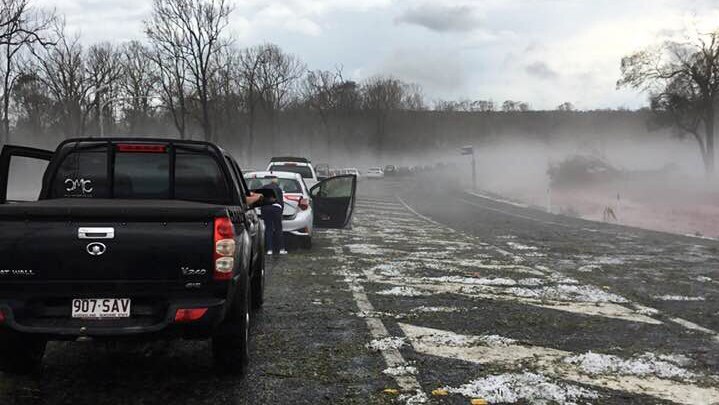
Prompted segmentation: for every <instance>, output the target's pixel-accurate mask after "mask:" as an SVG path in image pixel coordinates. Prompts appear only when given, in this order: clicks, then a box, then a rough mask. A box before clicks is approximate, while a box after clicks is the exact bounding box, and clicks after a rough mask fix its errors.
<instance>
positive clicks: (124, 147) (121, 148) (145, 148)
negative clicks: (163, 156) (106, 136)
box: [117, 143, 167, 153]
mask: <svg viewBox="0 0 719 405" xmlns="http://www.w3.org/2000/svg"><path fill="white" fill-rule="evenodd" d="M117 151H118V152H140V153H143V152H144V153H165V152H167V146H166V145H147V144H132V143H120V144H118V145H117Z"/></svg>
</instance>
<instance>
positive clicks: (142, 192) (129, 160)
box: [49, 146, 231, 204]
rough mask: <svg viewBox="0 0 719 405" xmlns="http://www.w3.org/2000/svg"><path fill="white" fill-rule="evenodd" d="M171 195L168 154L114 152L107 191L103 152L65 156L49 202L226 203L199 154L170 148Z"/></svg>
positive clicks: (214, 168) (221, 185) (213, 169)
mask: <svg viewBox="0 0 719 405" xmlns="http://www.w3.org/2000/svg"><path fill="white" fill-rule="evenodd" d="M174 153H175V190H174V191H175V192H174V196H173V195H171V187H170V185H171V177H170V176H171V173H172V171H171V170H170V169H171V167H170V165H171V162H172V151H169V152H159V153H153V152H134V151H116V153H115V158H114V165H112V166H113V167H114V172H113V176H114V178H113V180H114V182H113V183H114V184H113V190H110V185H109V182H108V181H107V173H108V171H109V170H110V166H109V163H108V159H107V156H108V154H107V147H106V146H102V147H98V148H93V149H80V150H77V151H72V152H70V153H69V154H68V155H67V156H66V157H65V159H64V160H63V161H62V163H61V164H60V166H59V168H58V171H57V174H56V176H55V177H54V179H53V180H52V184H51V185H50V193H49V197H50V198H68V197H85V198H110V196H112V197H114V198H125V199H139V198H142V199H170V198H175V199H178V200H189V201H197V202H207V203H214V204H226V203H229V202H230V201H231V197H230V195H231V194H230V190H229V189H228V184H227V182H226V181H225V176H224V174H223V172H222V170H221V168H220V166H219V165H218V162H217V161H216V160H215V159H214V157H213V156H212V155H211V154H210V153H209V152H206V151H204V150H202V151H196V150H190V149H187V150H186V149H183V148H181V147H177V148H175V151H174Z"/></svg>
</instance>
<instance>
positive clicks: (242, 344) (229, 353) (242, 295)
mask: <svg viewBox="0 0 719 405" xmlns="http://www.w3.org/2000/svg"><path fill="white" fill-rule="evenodd" d="M245 274H246V273H245ZM224 322H225V323H229V324H228V325H225V326H227V327H226V328H223V329H224V330H223V331H222V333H220V334H218V335H216V336H214V337H213V338H212V355H213V357H214V361H215V366H216V367H217V368H218V369H219V370H220V371H222V372H226V373H231V374H242V373H244V371H245V369H246V368H247V363H248V362H249V359H250V348H249V342H250V286H249V285H248V277H247V276H246V275H245V277H243V279H242V280H241V281H240V285H239V290H238V291H237V294H236V295H235V297H234V300H233V303H232V308H231V310H230V313H228V314H227V318H226V319H225V321H224Z"/></svg>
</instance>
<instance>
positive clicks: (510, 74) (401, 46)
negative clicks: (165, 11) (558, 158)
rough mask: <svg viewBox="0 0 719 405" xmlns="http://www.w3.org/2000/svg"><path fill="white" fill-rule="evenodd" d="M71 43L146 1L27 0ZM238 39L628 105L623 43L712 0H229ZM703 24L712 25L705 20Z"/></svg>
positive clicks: (534, 101) (655, 37)
mask: <svg viewBox="0 0 719 405" xmlns="http://www.w3.org/2000/svg"><path fill="white" fill-rule="evenodd" d="M35 4H39V5H42V6H48V7H54V8H56V9H57V11H58V12H59V13H60V14H64V15H65V16H66V20H67V24H68V27H69V29H70V30H79V31H80V32H81V35H82V38H83V41H84V42H86V43H90V42H93V41H104V40H107V41H123V40H128V39H143V34H142V22H143V20H144V19H145V18H146V17H147V16H148V15H149V13H150V10H151V1H150V0H36V1H35ZM235 5H236V7H235V11H234V13H233V15H232V21H231V30H232V34H233V35H234V36H235V37H236V38H237V43H238V44H239V45H241V46H248V45H254V44H257V43H261V42H274V43H276V44H278V45H280V46H281V47H282V48H283V49H284V50H285V51H287V52H290V53H294V54H296V55H298V56H299V57H300V58H302V59H303V60H304V61H305V62H306V63H307V65H308V67H309V68H310V69H333V68H334V67H335V66H342V68H343V71H344V74H345V76H346V77H347V78H352V79H356V80H362V79H363V78H367V77H370V76H372V75H375V74H391V75H393V76H395V77H398V78H400V79H403V80H405V81H409V82H414V83H417V84H419V85H421V86H422V88H423V89H424V93H425V97H426V99H427V100H429V101H433V100H437V99H460V98H469V99H492V100H495V101H498V102H501V101H503V100H505V99H512V100H521V101H527V102H529V103H530V104H531V106H532V107H533V108H536V109H542V108H553V107H555V106H557V105H559V104H561V103H562V102H564V101H569V102H571V103H573V104H575V105H576V106H577V107H578V108H581V109H593V108H616V107H629V108H636V107H640V106H643V105H645V104H646V96H645V95H641V94H637V93H636V92H634V91H630V90H621V91H619V90H616V89H615V82H616V80H617V78H618V76H619V60H620V58H621V57H622V55H625V54H627V53H629V52H631V51H632V50H635V49H638V48H642V47H644V46H647V45H650V44H652V43H657V42H658V41H661V40H662V39H666V38H669V37H671V36H676V35H677V34H678V33H679V32H681V31H682V30H685V29H687V28H691V27H696V26H699V27H701V28H702V29H706V27H711V24H715V25H716V27H719V1H715V0H714V1H712V0H521V1H520V0H435V1H426V0H414V1H410V0H236V2H235ZM712 28H714V27H712Z"/></svg>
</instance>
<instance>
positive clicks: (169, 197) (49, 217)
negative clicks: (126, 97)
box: [0, 138, 354, 372]
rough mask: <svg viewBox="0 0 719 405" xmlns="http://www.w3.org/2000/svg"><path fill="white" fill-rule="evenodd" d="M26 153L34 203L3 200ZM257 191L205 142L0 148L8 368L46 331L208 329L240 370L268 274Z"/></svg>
mask: <svg viewBox="0 0 719 405" xmlns="http://www.w3.org/2000/svg"><path fill="white" fill-rule="evenodd" d="M28 160H40V161H46V162H47V168H46V170H45V171H44V175H43V176H42V183H41V189H40V190H39V197H38V201H32V202H18V201H8V198H7V194H8V184H15V183H18V182H17V181H15V180H13V177H14V176H20V177H27V174H26V173H25V170H24V166H23V163H27V161H28ZM248 193H249V190H248V188H247V185H246V183H245V180H244V177H243V175H242V172H241V170H240V167H239V165H238V164H237V162H236V161H235V160H234V159H233V158H232V156H230V155H229V154H228V153H226V152H225V151H224V150H223V149H221V148H219V147H218V146H216V145H214V144H211V143H207V142H197V141H180V140H167V139H146V138H113V139H107V138H103V139H92V138H85V139H71V140H67V141H65V142H63V143H61V144H60V145H59V146H58V148H57V150H56V151H55V152H52V151H45V150H39V149H33V148H25V147H18V146H11V145H8V146H5V147H4V148H3V151H2V154H0V368H2V370H5V371H16V372H24V371H29V370H31V369H33V368H35V367H36V366H37V365H38V364H39V362H40V361H41V359H42V356H43V353H44V348H45V345H46V342H47V341H48V340H88V339H93V340H114V339H122V338H140V339H156V338H190V339H208V338H209V339H212V353H213V356H214V360H215V364H216V365H217V366H218V367H219V368H220V369H222V370H225V371H228V372H240V371H242V370H244V368H245V366H246V364H247V362H248V359H249V351H248V341H249V326H250V318H251V314H252V309H258V308H260V307H261V306H262V303H263V295H264V284H265V265H264V258H265V256H264V251H265V249H264V226H263V224H262V222H261V220H259V218H258V217H257V215H256V213H255V212H254V210H253V209H252V207H250V206H248V204H247V202H246V196H247V195H248ZM353 197H354V196H353V195H352V196H347V197H346V198H344V199H341V198H340V199H337V198H335V199H332V200H331V201H328V202H327V203H328V204H329V208H330V210H329V211H328V212H325V213H322V212H320V213H319V215H324V216H327V217H331V216H333V215H340V214H344V215H351V210H347V211H344V212H341V211H340V210H338V209H337V208H336V206H337V205H338V204H341V202H342V201H345V202H346V203H347V204H348V205H349V204H351V201H353ZM320 205H321V204H320ZM337 213H340V214H337ZM344 220H345V218H342V219H341V220H340V219H336V220H335V221H334V222H332V221H326V223H329V224H332V223H344V222H345V221H344Z"/></svg>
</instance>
